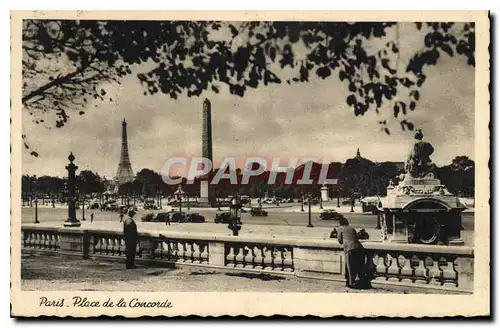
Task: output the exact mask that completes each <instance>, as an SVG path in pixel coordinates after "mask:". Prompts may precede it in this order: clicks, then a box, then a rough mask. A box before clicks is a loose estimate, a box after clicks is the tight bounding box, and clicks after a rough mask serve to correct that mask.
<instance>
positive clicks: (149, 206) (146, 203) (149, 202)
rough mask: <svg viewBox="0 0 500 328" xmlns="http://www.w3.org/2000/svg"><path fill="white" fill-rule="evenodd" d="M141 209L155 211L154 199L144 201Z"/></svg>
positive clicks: (156, 207)
mask: <svg viewBox="0 0 500 328" xmlns="http://www.w3.org/2000/svg"><path fill="white" fill-rule="evenodd" d="M143 208H144V209H145V210H157V209H158V206H156V202H155V200H154V199H151V198H149V199H146V200H145V201H144V206H143Z"/></svg>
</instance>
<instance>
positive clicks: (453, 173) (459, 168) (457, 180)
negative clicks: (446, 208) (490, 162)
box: [437, 156, 475, 197]
mask: <svg viewBox="0 0 500 328" xmlns="http://www.w3.org/2000/svg"><path fill="white" fill-rule="evenodd" d="M474 168H475V164H474V161H473V160H471V159H470V158H469V157H467V156H457V157H455V158H454V159H453V160H452V162H451V164H450V165H447V166H443V167H440V168H438V169H437V174H438V176H439V178H440V179H441V182H442V183H443V184H444V185H445V186H446V187H447V188H448V190H449V191H450V192H451V193H453V194H456V195H460V196H466V197H473V196H474V192H475V187H474V186H475V174H474Z"/></svg>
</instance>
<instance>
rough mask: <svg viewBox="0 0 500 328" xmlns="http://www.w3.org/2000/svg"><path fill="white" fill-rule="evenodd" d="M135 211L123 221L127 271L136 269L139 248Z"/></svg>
mask: <svg viewBox="0 0 500 328" xmlns="http://www.w3.org/2000/svg"><path fill="white" fill-rule="evenodd" d="M134 215H135V211H133V210H131V211H130V212H128V218H126V219H125V221H123V235H124V239H125V250H126V253H127V260H126V266H127V269H134V268H135V267H136V266H135V263H134V261H135V248H136V247H137V239H138V238H137V225H136V224H135V222H134Z"/></svg>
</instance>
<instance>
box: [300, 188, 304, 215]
mask: <svg viewBox="0 0 500 328" xmlns="http://www.w3.org/2000/svg"><path fill="white" fill-rule="evenodd" d="M300 211H301V212H304V188H301V190H300Z"/></svg>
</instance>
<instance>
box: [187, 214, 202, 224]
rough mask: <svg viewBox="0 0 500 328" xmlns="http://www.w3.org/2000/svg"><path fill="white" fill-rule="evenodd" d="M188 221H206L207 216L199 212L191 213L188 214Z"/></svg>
mask: <svg viewBox="0 0 500 328" xmlns="http://www.w3.org/2000/svg"><path fill="white" fill-rule="evenodd" d="M186 222H188V223H204V222H205V217H204V216H203V215H200V214H199V213H189V214H188V215H187V221H186Z"/></svg>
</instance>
